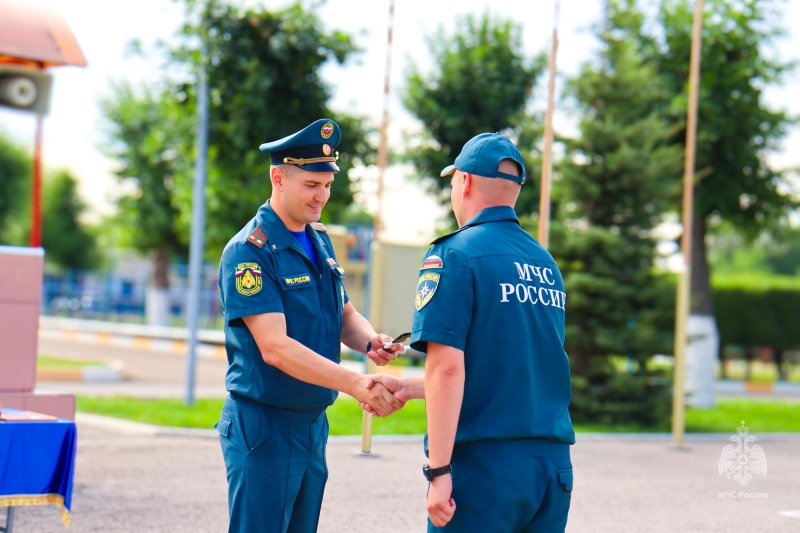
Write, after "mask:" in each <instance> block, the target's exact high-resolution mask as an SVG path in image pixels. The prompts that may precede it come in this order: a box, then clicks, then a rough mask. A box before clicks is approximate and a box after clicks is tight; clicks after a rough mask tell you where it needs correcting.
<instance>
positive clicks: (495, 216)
mask: <svg viewBox="0 0 800 533" xmlns="http://www.w3.org/2000/svg"><path fill="white" fill-rule="evenodd" d="M500 220H513V221H514V222H516V223H517V224H519V219H518V218H517V213H516V212H515V211H514V208H513V207H508V206H506V205H498V206H494V207H487V208H485V209H483V210H481V212H480V213H478V214H477V215H475V216H474V217H472V218H471V219H469V221H468V222H467V223H466V224H464V225H463V226H461V227H460V228H458V229H457V230H455V231H454V232H453V233H449V234H447V235H443V236H442V237H439V238H438V239H436V240H435V241H433V242H432V243H431V244H436V243H438V242H441V241H443V240H444V239H446V238H448V237H450V236H451V235H455V234H456V233H458V232H460V231H464V230H465V229H467V228H471V227H473V226H478V225H480V224H485V223H487V222H497V221H500Z"/></svg>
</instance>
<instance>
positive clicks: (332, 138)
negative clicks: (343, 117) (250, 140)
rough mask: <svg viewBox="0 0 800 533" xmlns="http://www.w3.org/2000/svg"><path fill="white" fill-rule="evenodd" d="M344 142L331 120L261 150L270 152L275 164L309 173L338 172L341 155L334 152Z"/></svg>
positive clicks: (308, 127) (306, 128)
mask: <svg viewBox="0 0 800 533" xmlns="http://www.w3.org/2000/svg"><path fill="white" fill-rule="evenodd" d="M341 139H342V130H341V129H340V128H339V125H338V124H337V123H335V122H334V121H332V120H331V119H329V118H321V119H319V120H317V121H315V122H312V123H311V124H309V125H308V126H306V127H305V128H303V129H302V130H300V131H298V132H297V133H293V134H291V135H289V136H288V137H284V138H283V139H279V140H277V141H272V142H268V143H264V144H262V145H261V146H259V147H258V148H259V150H261V151H262V152H269V160H270V163H272V164H273V165H297V166H298V167H300V168H301V169H303V170H308V171H310V172H339V167H338V166H337V165H336V160H337V159H339V153H338V152H336V151H335V149H336V147H337V146H339V141H340V140H341Z"/></svg>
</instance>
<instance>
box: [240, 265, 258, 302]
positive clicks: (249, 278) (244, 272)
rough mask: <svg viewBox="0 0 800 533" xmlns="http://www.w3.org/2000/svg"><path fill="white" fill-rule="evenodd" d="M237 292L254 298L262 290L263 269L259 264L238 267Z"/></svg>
mask: <svg viewBox="0 0 800 533" xmlns="http://www.w3.org/2000/svg"><path fill="white" fill-rule="evenodd" d="M236 290H237V291H238V292H239V294H243V295H245V296H252V295H254V294H256V293H257V292H258V291H260V290H261V267H260V266H259V265H258V263H239V264H238V265H236Z"/></svg>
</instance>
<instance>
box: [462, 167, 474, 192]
mask: <svg viewBox="0 0 800 533" xmlns="http://www.w3.org/2000/svg"><path fill="white" fill-rule="evenodd" d="M461 179H462V180H464V186H463V187H461V195H462V196H464V195H465V194H468V193H469V191H470V189H471V188H472V183H473V182H472V179H473V178H472V174H470V173H469V172H464V173H463V175H462V176H461Z"/></svg>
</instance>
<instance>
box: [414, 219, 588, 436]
mask: <svg viewBox="0 0 800 533" xmlns="http://www.w3.org/2000/svg"><path fill="white" fill-rule="evenodd" d="M419 274H420V275H419V281H418V285H417V293H416V302H415V306H416V311H415V313H414V320H413V326H412V337H411V346H412V347H413V348H414V349H417V350H420V351H423V352H425V351H427V343H428V342H436V343H439V344H444V345H447V346H452V347H454V348H458V349H459V350H463V351H464V364H465V370H466V375H465V385H464V399H463V403H462V407H461V414H460V417H459V422H458V430H457V432H456V441H455V443H456V445H458V444H460V443H465V442H470V441H477V440H482V439H515V438H542V439H549V440H554V441H560V442H565V443H569V444H573V443H574V442H575V434H574V431H573V429H572V422H571V420H570V417H569V412H568V408H569V403H570V399H571V394H572V393H571V386H570V373H569V361H568V358H567V354H566V352H565V351H564V321H565V309H566V292H565V291H564V281H563V279H562V276H561V272H560V271H559V269H558V266H556V263H555V261H554V260H553V257H552V256H551V255H550V253H549V252H548V251H547V250H546V249H545V248H544V247H542V246H541V245H540V244H539V243H538V242H537V241H536V240H535V239H534V238H533V237H531V236H530V235H528V233H526V232H525V231H524V230H523V229H522V228H521V227H520V225H519V221H518V219H517V216H516V213H515V212H514V210H513V209H512V208H510V207H489V208H486V209H484V210H483V211H481V212H480V213H478V215H476V216H475V217H474V218H473V219H472V220H470V221H469V222H468V223H467V224H465V225H464V226H462V227H461V228H459V229H458V231H456V232H454V233H451V234H450V235H447V236H445V237H441V238H439V239H437V240H435V241H434V242H433V245H432V246H431V248H430V250H428V252H427V254H426V256H425V258H424V260H423V262H422V265H421V267H420V273H419Z"/></svg>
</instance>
